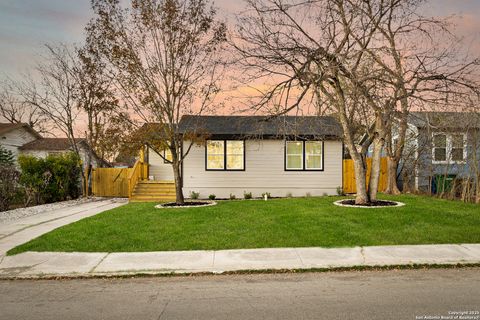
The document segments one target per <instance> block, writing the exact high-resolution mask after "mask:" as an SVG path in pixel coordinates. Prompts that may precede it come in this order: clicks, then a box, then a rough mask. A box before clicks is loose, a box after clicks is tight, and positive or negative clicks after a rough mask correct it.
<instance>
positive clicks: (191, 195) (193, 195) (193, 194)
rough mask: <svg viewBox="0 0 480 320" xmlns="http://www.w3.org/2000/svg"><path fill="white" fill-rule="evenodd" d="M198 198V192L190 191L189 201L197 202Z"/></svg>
mask: <svg viewBox="0 0 480 320" xmlns="http://www.w3.org/2000/svg"><path fill="white" fill-rule="evenodd" d="M199 197H200V192H195V191H191V192H190V199H193V200H197V199H198V198H199Z"/></svg>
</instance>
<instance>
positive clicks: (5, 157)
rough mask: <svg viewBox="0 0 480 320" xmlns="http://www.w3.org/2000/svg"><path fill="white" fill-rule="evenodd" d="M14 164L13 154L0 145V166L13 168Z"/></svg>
mask: <svg viewBox="0 0 480 320" xmlns="http://www.w3.org/2000/svg"><path fill="white" fill-rule="evenodd" d="M14 164H15V157H14V156H13V152H12V151H10V150H7V149H5V148H4V147H3V146H2V145H0V165H6V166H13V165H14Z"/></svg>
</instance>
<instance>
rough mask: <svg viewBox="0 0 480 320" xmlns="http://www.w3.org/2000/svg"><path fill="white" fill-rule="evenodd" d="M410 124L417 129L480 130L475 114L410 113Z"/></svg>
mask: <svg viewBox="0 0 480 320" xmlns="http://www.w3.org/2000/svg"><path fill="white" fill-rule="evenodd" d="M408 122H409V123H411V124H413V125H414V126H416V127H417V128H427V127H432V128H480V114H479V113H474V112H427V111H425V112H410V115H409V119H408Z"/></svg>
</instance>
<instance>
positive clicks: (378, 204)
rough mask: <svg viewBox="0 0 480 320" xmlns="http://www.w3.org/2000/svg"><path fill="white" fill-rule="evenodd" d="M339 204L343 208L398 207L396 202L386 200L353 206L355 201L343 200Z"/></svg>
mask: <svg viewBox="0 0 480 320" xmlns="http://www.w3.org/2000/svg"><path fill="white" fill-rule="evenodd" d="M340 203H341V204H343V205H345V206H359V207H395V206H397V205H398V203H397V202H393V201H386V200H377V201H372V202H369V203H366V204H355V200H343V201H340Z"/></svg>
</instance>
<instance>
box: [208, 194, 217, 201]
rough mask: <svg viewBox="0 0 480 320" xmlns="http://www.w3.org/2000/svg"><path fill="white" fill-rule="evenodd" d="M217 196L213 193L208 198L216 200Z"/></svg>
mask: <svg viewBox="0 0 480 320" xmlns="http://www.w3.org/2000/svg"><path fill="white" fill-rule="evenodd" d="M216 197H217V196H216V195H214V194H211V195H209V196H208V199H210V200H215V198H216Z"/></svg>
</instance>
